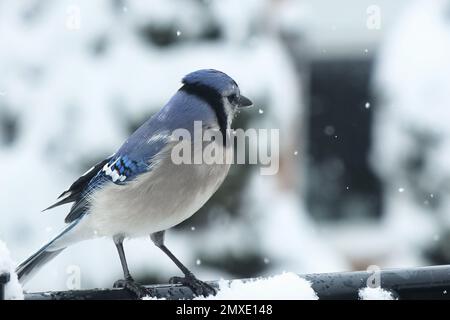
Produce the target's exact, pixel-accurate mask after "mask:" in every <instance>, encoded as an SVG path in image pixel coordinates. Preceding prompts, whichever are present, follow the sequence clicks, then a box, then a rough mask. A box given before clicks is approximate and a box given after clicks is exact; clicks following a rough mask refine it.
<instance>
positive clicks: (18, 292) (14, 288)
mask: <svg viewBox="0 0 450 320" xmlns="http://www.w3.org/2000/svg"><path fill="white" fill-rule="evenodd" d="M14 269H15V263H14V262H13V261H12V259H11V257H10V254H9V250H8V248H7V247H6V244H5V243H4V242H2V241H0V274H2V273H9V275H10V280H9V282H8V283H7V284H6V287H5V299H6V300H23V290H22V286H21V285H20V283H19V280H18V279H17V274H16V273H15V272H14Z"/></svg>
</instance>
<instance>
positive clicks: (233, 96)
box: [228, 93, 239, 105]
mask: <svg viewBox="0 0 450 320" xmlns="http://www.w3.org/2000/svg"><path fill="white" fill-rule="evenodd" d="M228 101H229V102H230V103H231V104H232V105H237V104H238V102H239V98H238V96H237V95H236V94H234V93H233V94H230V95H229V96H228Z"/></svg>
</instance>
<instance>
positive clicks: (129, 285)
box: [113, 278, 151, 299]
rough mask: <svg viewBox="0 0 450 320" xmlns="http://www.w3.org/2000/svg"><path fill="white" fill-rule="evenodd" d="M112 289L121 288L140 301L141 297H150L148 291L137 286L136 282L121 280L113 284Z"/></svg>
mask: <svg viewBox="0 0 450 320" xmlns="http://www.w3.org/2000/svg"><path fill="white" fill-rule="evenodd" d="M113 287H114V288H123V289H126V290H128V291H130V292H131V293H133V294H134V295H135V296H136V298H138V299H141V298H143V297H146V296H149V295H151V292H150V290H148V289H146V288H145V287H144V286H142V285H140V284H138V283H137V282H136V281H134V280H133V279H132V278H131V279H121V280H117V281H116V282H114V285H113Z"/></svg>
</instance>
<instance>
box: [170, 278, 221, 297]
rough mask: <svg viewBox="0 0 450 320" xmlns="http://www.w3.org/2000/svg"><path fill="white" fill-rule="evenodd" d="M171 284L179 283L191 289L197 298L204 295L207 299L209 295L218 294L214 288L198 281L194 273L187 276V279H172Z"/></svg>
mask: <svg viewBox="0 0 450 320" xmlns="http://www.w3.org/2000/svg"><path fill="white" fill-rule="evenodd" d="M170 283H171V284H176V283H179V284H182V285H184V286H186V287H189V288H190V289H191V290H192V292H194V294H195V295H196V296H200V295H202V296H204V297H207V296H209V295H213V296H215V295H216V294H217V290H216V289H215V288H214V287H212V286H211V285H209V284H207V283H206V282H203V281H201V280H198V279H197V278H196V277H195V276H194V275H193V274H192V273H190V274H187V275H186V276H185V277H172V278H170Z"/></svg>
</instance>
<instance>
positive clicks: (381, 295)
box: [358, 287, 395, 300]
mask: <svg viewBox="0 0 450 320" xmlns="http://www.w3.org/2000/svg"><path fill="white" fill-rule="evenodd" d="M358 295H359V299H361V300H395V299H394V297H393V296H392V293H391V292H389V291H387V290H384V289H382V288H380V287H376V288H371V287H366V288H363V289H360V290H359V293H358Z"/></svg>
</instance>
